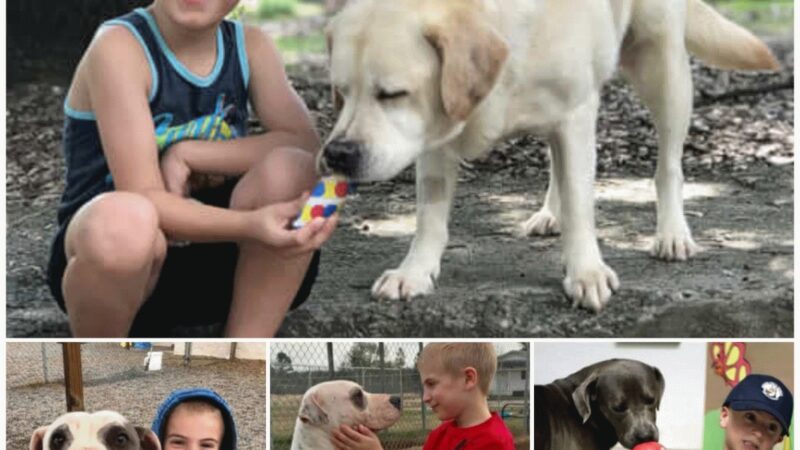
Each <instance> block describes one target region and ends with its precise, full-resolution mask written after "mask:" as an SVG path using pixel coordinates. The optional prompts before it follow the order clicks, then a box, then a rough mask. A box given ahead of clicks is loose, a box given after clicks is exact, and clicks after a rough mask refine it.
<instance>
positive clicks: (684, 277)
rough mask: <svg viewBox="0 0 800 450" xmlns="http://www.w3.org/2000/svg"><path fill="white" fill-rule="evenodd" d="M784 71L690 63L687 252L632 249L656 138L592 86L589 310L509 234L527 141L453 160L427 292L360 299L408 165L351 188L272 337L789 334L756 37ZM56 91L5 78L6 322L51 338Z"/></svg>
mask: <svg viewBox="0 0 800 450" xmlns="http://www.w3.org/2000/svg"><path fill="white" fill-rule="evenodd" d="M771 44H772V46H773V48H774V49H775V51H776V53H777V54H778V56H779V58H780V60H781V61H782V62H783V63H784V69H783V70H782V71H781V72H779V73H775V74H747V73H731V74H726V73H724V72H720V71H716V70H712V69H708V68H705V67H701V66H699V65H697V64H696V63H694V64H693V70H694V80H695V91H696V92H695V111H694V115H693V116H692V125H691V129H690V132H689V138H688V140H687V142H686V146H685V155H684V159H683V161H684V168H685V174H686V189H685V197H686V211H687V214H688V220H689V223H690V225H691V226H692V229H693V233H694V236H695V238H696V239H697V241H698V243H699V244H700V245H702V246H703V247H704V248H705V251H704V252H702V253H701V254H700V255H699V256H698V257H697V258H695V259H694V260H692V261H689V262H686V263H665V262H661V261H658V260H655V259H652V258H651V257H650V256H649V255H648V254H647V252H646V249H647V247H648V245H649V239H650V238H651V237H652V234H653V232H654V228H655V207H654V203H653V198H654V187H653V185H652V181H651V179H652V174H653V173H654V170H655V159H656V151H657V149H656V137H655V131H654V130H653V127H652V124H651V122H650V119H649V114H648V112H647V110H646V109H645V108H644V107H643V106H642V105H641V103H640V102H639V101H638V100H637V99H636V98H635V96H634V95H633V93H632V91H631V90H630V88H629V87H628V86H627V85H626V84H625V83H624V82H622V81H621V80H613V81H612V82H610V83H609V84H608V85H607V86H606V88H605V90H604V94H603V97H604V102H603V106H602V110H601V114H600V120H599V122H598V181H597V191H598V201H597V225H598V235H599V237H600V239H601V247H602V250H603V252H604V256H605V260H606V262H607V263H608V264H609V265H610V266H611V267H613V268H614V269H615V270H616V271H617V274H618V275H619V277H620V281H621V282H622V288H621V290H620V291H619V292H618V293H617V294H616V295H615V296H614V298H613V299H612V302H611V304H610V305H609V307H608V309H607V310H606V311H605V312H603V313H602V314H600V315H595V314H592V313H590V312H587V311H584V310H580V309H573V308H571V307H570V303H569V302H568V300H567V299H566V298H565V297H564V294H563V292H562V289H561V278H562V268H561V263H560V248H561V244H560V241H559V239H558V238H529V239H520V238H517V237H515V236H514V234H513V231H514V229H515V227H516V226H517V225H518V224H519V223H521V222H522V221H523V220H525V219H526V218H527V217H528V216H529V215H530V214H531V213H532V212H534V211H536V210H537V209H538V208H539V207H540V206H541V203H542V201H543V198H544V192H545V188H546V183H547V156H546V151H545V146H544V144H543V143H542V142H541V141H539V140H537V139H535V138H533V137H530V136H525V137H522V138H518V139H514V140H509V141H506V142H503V143H501V144H499V145H497V146H496V148H495V149H494V150H493V152H492V153H490V154H489V155H488V156H487V157H486V158H484V159H482V160H479V161H474V162H471V163H469V164H465V166H464V170H463V171H462V173H461V180H460V182H459V189H458V192H457V198H456V201H455V205H454V210H453V214H452V219H451V227H450V232H451V239H450V243H449V246H448V249H447V251H446V252H445V255H444V260H443V264H442V274H441V277H440V278H439V286H438V289H437V291H436V292H435V293H434V294H433V295H432V296H430V297H428V298H422V299H418V300H415V301H413V302H409V303H405V302H402V303H400V302H398V303H392V302H376V301H372V300H370V298H369V288H370V286H371V284H372V282H373V281H374V280H375V279H376V278H377V277H378V276H379V275H380V274H381V273H382V272H383V270H385V269H390V268H394V267H395V266H396V265H397V264H399V263H400V261H401V260H402V258H403V257H404V255H405V253H406V251H407V249H408V245H409V243H410V240H411V238H412V235H413V229H414V181H413V171H411V170H408V171H406V172H404V173H403V174H401V176H399V177H398V178H396V179H395V180H393V181H391V182H385V183H377V184H372V185H363V186H361V187H360V188H359V190H358V193H357V194H356V195H354V196H353V197H352V198H351V199H350V200H349V201H348V203H347V206H346V209H345V213H344V215H343V217H342V219H343V220H342V225H341V227H340V230H338V231H337V233H336V235H335V236H334V238H333V239H332V241H331V242H330V243H329V244H328V245H327V246H326V247H325V250H324V253H323V260H322V265H321V268H320V276H319V279H318V281H317V284H316V285H315V287H314V291H313V293H312V296H311V298H310V299H309V301H308V302H307V303H306V305H305V306H303V307H302V308H301V309H299V310H298V311H295V312H293V313H291V314H290V315H289V316H288V317H287V319H286V321H285V322H284V325H283V327H282V328H281V331H280V335H281V336H287V337H288V336H303V337H311V336H318V337H329V336H348V337H352V336H374V337H378V336H385V337H391V336H398V337H399V336H403V337H409V336H483V337H486V336H671V337H681V336H705V337H708V336H731V337H733V336H736V337H777V336H782V337H787V336H792V335H793V305H794V294H793V282H792V277H793V275H792V274H793V267H794V264H793V234H792V225H793V223H792V217H793V198H794V192H793V170H794V142H793V133H794V116H793V108H794V103H793V96H794V90H793V81H794V79H793V64H792V62H793V44H792V42H791V41H776V42H773V43H771ZM292 77H293V82H294V83H295V86H296V87H297V89H298V91H299V92H300V93H301V95H302V96H303V98H304V100H305V101H306V103H307V104H308V105H309V108H310V109H311V110H312V114H313V115H314V118H315V119H316V120H317V123H318V124H319V126H320V128H321V129H322V131H323V132H326V131H327V130H329V129H330V127H331V124H332V122H333V119H334V115H333V113H332V110H331V105H330V102H329V98H328V92H329V91H328V89H329V88H328V85H327V81H326V79H325V73H324V68H323V67H321V66H313V65H311V66H309V65H306V66H303V67H298V68H295V70H293V71H292ZM63 90H64V87H63V86H51V85H47V84H42V83H38V84H29V85H17V86H11V87H10V88H9V93H8V97H7V104H8V109H9V115H8V117H9V118H8V162H7V180H6V187H7V192H8V206H7V208H8V210H7V212H8V225H9V226H8V230H7V252H8V253H7V257H8V262H7V299H8V301H7V318H8V319H7V329H8V333H9V336H63V335H65V334H67V333H68V328H67V326H66V321H65V318H64V316H63V315H62V314H61V313H60V312H59V311H58V309H57V308H56V307H55V305H54V303H53V302H52V301H51V300H50V299H49V298H48V296H49V294H48V292H47V289H46V288H45V286H44V267H45V263H46V258H47V246H48V244H49V239H50V236H51V235H52V234H53V232H54V222H55V205H56V203H57V200H58V194H59V193H60V191H61V189H62V184H61V183H62V181H61V179H62V175H61V174H62V171H63V165H62V162H61V157H60V155H59V149H58V143H59V140H60V138H61V135H60V133H61V131H60V127H61V116H60V107H61V106H60V105H61V100H62V99H63Z"/></svg>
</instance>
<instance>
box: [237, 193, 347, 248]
mask: <svg viewBox="0 0 800 450" xmlns="http://www.w3.org/2000/svg"><path fill="white" fill-rule="evenodd" d="M308 197H309V194H308V193H307V192H306V193H304V194H303V195H302V196H301V197H300V198H299V199H297V200H292V201H289V202H284V203H275V204H272V205H268V206H265V207H263V208H259V209H256V210H254V211H251V212H250V214H251V221H250V223H251V225H250V230H251V232H250V233H249V235H250V236H252V237H253V238H255V239H256V240H257V241H259V242H262V243H263V244H265V245H268V246H270V247H275V248H276V249H279V250H280V253H283V254H285V255H286V256H297V255H300V254H303V253H308V252H311V251H313V250H316V249H318V248H320V247H321V246H322V244H324V243H325V241H327V240H328V239H329V238H330V237H331V234H333V231H334V230H335V229H336V224H337V223H338V221H339V215H338V214H334V215H333V216H331V217H329V218H327V219H323V218H316V219H314V220H312V221H311V222H309V223H308V224H307V225H305V226H304V227H302V228H299V229H297V230H293V229H291V228H290V226H291V225H290V224H291V222H292V221H293V220H294V219H295V217H297V215H298V214H300V211H301V210H302V208H303V205H304V204H305V202H306V200H308Z"/></svg>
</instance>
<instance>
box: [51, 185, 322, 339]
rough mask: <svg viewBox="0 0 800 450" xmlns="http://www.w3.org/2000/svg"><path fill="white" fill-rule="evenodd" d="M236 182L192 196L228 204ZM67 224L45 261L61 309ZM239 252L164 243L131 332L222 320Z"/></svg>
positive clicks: (311, 272) (315, 262)
mask: <svg viewBox="0 0 800 450" xmlns="http://www.w3.org/2000/svg"><path fill="white" fill-rule="evenodd" d="M235 185H236V180H231V181H229V182H227V183H225V185H223V186H221V187H219V188H214V189H206V190H203V191H200V192H198V193H196V194H195V195H194V197H195V198H197V199H198V200H200V201H202V202H203V203H206V204H209V205H214V206H219V207H226V208H227V207H228V204H229V202H230V197H231V193H232V192H233V188H234V187H235ZM70 219H71V218H70ZM68 225H69V220H67V221H66V222H65V223H64V224H63V225H62V226H61V227H60V228H59V230H58V232H57V234H56V236H55V238H54V239H53V243H52V246H51V249H50V261H49V263H48V267H47V283H48V285H49V287H50V291H51V292H52V294H53V297H54V298H55V301H56V303H58V306H59V308H61V310H62V311H65V312H66V306H65V305H64V294H63V292H62V291H61V281H62V279H63V277H64V271H65V270H66V267H67V258H66V254H65V250H64V237H65V235H66V229H67V226H68ZM238 257H239V248H238V246H237V245H236V244H235V243H232V242H223V243H211V244H190V245H187V246H184V247H175V246H170V247H168V250H167V257H166V260H165V261H164V266H163V267H162V269H161V274H160V276H159V279H158V283H157V284H156V287H155V289H154V290H153V292H152V294H151V295H150V297H149V298H148V299H147V301H146V302H145V303H144V305H142V307H141V309H139V312H138V313H137V315H136V318H135V319H134V322H133V326H132V327H131V335H139V336H147V337H158V336H168V335H171V334H172V333H173V331H172V330H174V329H175V327H178V326H187V327H192V326H203V325H213V324H220V323H225V322H226V320H227V318H228V311H229V310H230V305H231V299H232V296H233V278H234V272H235V271H236V261H237V259H238ZM319 260H320V252H319V251H317V252H315V253H314V257H313V258H312V260H311V263H310V264H309V267H308V271H307V272H306V275H305V278H304V279H303V282H302V283H301V285H300V289H299V290H298V292H297V295H296V296H295V298H294V300H293V301H292V306H291V309H295V308H297V307H298V306H300V305H301V304H302V303H303V302H305V301H306V299H308V296H309V294H310V293H311V287H312V285H313V284H314V281H315V280H316V278H317V271H318V269H319Z"/></svg>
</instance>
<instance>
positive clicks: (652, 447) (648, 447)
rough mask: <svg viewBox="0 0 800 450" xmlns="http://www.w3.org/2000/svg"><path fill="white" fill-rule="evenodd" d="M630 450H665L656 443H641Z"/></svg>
mask: <svg viewBox="0 0 800 450" xmlns="http://www.w3.org/2000/svg"><path fill="white" fill-rule="evenodd" d="M631 450H665V449H664V447H663V446H662V445H661V444H659V443H658V442H655V441H653V442H642V443H641V444H639V445H637V446H635V447H633V448H632V449H631Z"/></svg>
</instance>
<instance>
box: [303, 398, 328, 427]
mask: <svg viewBox="0 0 800 450" xmlns="http://www.w3.org/2000/svg"><path fill="white" fill-rule="evenodd" d="M299 417H300V421H301V422H303V423H308V424H312V425H324V424H326V423H328V413H326V412H325V410H324V409H322V406H320V404H319V401H318V400H317V395H316V394H315V393H311V394H310V395H309V396H308V397H306V400H305V401H304V402H303V406H301V407H300V415H299Z"/></svg>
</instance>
